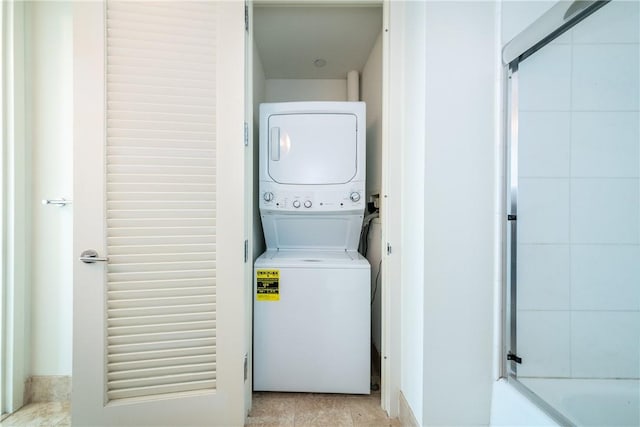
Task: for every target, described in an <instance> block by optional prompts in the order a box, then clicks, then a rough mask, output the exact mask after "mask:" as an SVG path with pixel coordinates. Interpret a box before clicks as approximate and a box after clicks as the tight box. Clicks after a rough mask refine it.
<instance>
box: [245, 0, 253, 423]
mask: <svg viewBox="0 0 640 427" xmlns="http://www.w3.org/2000/svg"><path fill="white" fill-rule="evenodd" d="M245 7H247V13H248V17H249V28H248V30H247V31H246V32H245V33H244V91H245V92H244V122H245V126H246V128H245V132H246V133H247V134H246V138H247V141H248V143H247V145H246V146H245V148H244V179H245V182H244V203H245V211H244V230H245V239H247V242H248V246H247V248H246V253H245V254H246V261H245V268H244V272H245V280H244V286H245V299H244V300H245V303H244V312H245V323H246V324H245V332H244V333H245V352H246V355H247V362H246V363H247V379H246V380H245V382H244V411H245V417H248V415H249V411H250V410H251V405H252V402H253V399H252V396H253V393H252V392H253V244H254V242H253V209H254V202H255V201H254V198H253V183H254V182H253V180H254V174H253V160H254V149H253V143H254V139H253V102H254V101H253V1H252V0H245ZM245 423H246V419H245Z"/></svg>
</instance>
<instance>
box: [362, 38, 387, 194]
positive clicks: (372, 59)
mask: <svg viewBox="0 0 640 427" xmlns="http://www.w3.org/2000/svg"><path fill="white" fill-rule="evenodd" d="M360 99H361V100H362V101H364V102H365V103H366V104H367V180H366V183H367V189H366V194H367V200H368V198H369V196H370V195H372V194H380V191H381V182H382V33H380V35H378V38H377V39H376V42H375V44H374V45H373V48H372V49H371V53H369V58H368V59H367V63H366V64H365V66H364V68H363V69H362V73H361V76H360Z"/></svg>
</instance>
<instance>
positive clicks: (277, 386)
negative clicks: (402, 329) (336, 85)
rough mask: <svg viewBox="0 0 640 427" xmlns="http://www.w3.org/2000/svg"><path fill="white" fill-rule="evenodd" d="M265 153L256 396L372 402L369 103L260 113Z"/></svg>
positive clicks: (300, 105)
mask: <svg viewBox="0 0 640 427" xmlns="http://www.w3.org/2000/svg"><path fill="white" fill-rule="evenodd" d="M259 148H260V150H259V153H260V154H259V156H260V157H259V162H260V165H259V174H260V184H259V185H260V191H259V194H260V200H259V207H260V216H261V219H262V227H263V230H264V236H265V241H266V244H267V250H266V252H265V253H263V254H262V255H261V256H260V257H259V258H258V259H257V260H256V262H255V268H254V327H253V333H254V338H253V340H254V344H253V384H254V390H256V391H291V392H318V393H354V394H368V393H369V390H370V351H371V350H370V316H371V314H370V266H369V263H368V262H367V260H366V259H365V258H363V257H362V256H361V255H360V254H359V253H358V251H357V246H358V241H359V238H360V230H361V226H362V221H363V215H364V210H365V197H364V194H365V148H366V139H365V104H364V103H362V102H287V103H267V104H261V105H260V147H259Z"/></svg>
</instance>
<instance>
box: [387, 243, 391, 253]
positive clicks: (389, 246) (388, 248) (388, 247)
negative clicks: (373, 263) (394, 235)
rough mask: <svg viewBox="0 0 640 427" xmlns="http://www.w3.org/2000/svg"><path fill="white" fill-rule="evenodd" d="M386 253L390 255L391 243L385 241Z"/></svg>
mask: <svg viewBox="0 0 640 427" xmlns="http://www.w3.org/2000/svg"><path fill="white" fill-rule="evenodd" d="M387 255H391V245H390V244H389V243H388V242H387Z"/></svg>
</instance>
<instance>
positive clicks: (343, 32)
mask: <svg viewBox="0 0 640 427" xmlns="http://www.w3.org/2000/svg"><path fill="white" fill-rule="evenodd" d="M329 4H330V5H328V6H318V5H315V6H299V5H298V6H289V5H288V4H282V3H280V4H277V5H266V4H265V5H258V4H256V6H255V7H254V15H253V16H254V18H253V30H254V38H255V41H256V45H257V48H258V54H259V55H260V60H261V62H262V66H263V68H264V73H265V77H266V78H268V79H344V78H346V75H347V72H349V71H350V70H358V71H361V70H362V68H363V67H364V65H365V63H366V61H367V58H368V57H369V53H370V52H371V49H372V48H373V45H374V43H375V41H376V38H377V36H378V34H379V33H380V31H381V29H382V8H381V7H379V6H377V5H372V4H365V5H364V6H358V7H356V6H353V5H351V6H342V5H336V4H335V3H329ZM316 59H324V60H325V61H326V65H325V66H323V67H316V66H315V65H314V61H315V60H316Z"/></svg>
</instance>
